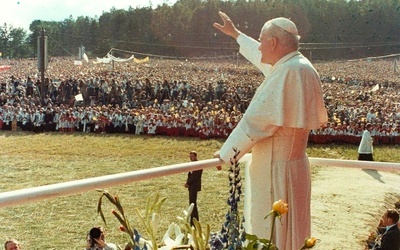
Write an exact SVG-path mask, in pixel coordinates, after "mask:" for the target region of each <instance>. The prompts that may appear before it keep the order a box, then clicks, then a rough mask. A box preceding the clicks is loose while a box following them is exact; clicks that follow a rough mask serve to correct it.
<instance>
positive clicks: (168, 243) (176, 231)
mask: <svg viewBox="0 0 400 250" xmlns="http://www.w3.org/2000/svg"><path fill="white" fill-rule="evenodd" d="M173 235H175V239H173V238H171V237H173ZM184 237H185V235H184V234H183V233H182V232H181V229H180V228H179V226H178V225H177V224H175V223H172V224H171V225H170V226H169V228H168V230H167V232H165V234H164V237H163V238H162V243H164V244H165V246H162V247H160V248H159V249H161V250H169V249H172V248H173V247H176V246H180V245H182V244H183V242H182V240H183V238H184Z"/></svg>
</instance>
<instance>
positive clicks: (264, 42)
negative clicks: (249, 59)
mask: <svg viewBox="0 0 400 250" xmlns="http://www.w3.org/2000/svg"><path fill="white" fill-rule="evenodd" d="M259 40H260V46H259V47H258V50H259V51H260V52H261V62H262V63H268V64H271V62H270V61H269V60H268V58H269V57H270V55H271V53H272V51H273V50H272V48H273V44H272V43H273V37H272V36H269V35H268V31H266V32H262V33H261V34H260V39H259Z"/></svg>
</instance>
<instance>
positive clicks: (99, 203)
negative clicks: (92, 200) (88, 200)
mask: <svg viewBox="0 0 400 250" xmlns="http://www.w3.org/2000/svg"><path fill="white" fill-rule="evenodd" d="M103 196H104V195H101V196H100V198H99V202H98V203H97V213H99V214H100V217H101V219H102V220H103V222H104V224H105V225H107V222H106V218H105V217H104V213H103V210H102V209H101V204H102V198H103Z"/></svg>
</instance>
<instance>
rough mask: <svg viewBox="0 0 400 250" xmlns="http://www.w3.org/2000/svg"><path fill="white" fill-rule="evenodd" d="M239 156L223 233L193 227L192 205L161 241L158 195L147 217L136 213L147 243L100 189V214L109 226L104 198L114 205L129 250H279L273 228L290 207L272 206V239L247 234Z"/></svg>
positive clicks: (278, 203)
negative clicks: (242, 215)
mask: <svg viewBox="0 0 400 250" xmlns="http://www.w3.org/2000/svg"><path fill="white" fill-rule="evenodd" d="M234 151H235V155H234V157H233V158H232V159H231V165H230V168H229V184H230V191H229V193H230V195H229V198H228V200H227V203H228V205H229V210H228V212H227V214H226V216H225V218H226V221H225V222H224V223H223V225H222V229H221V231H220V232H219V233H213V234H211V233H210V226H209V225H208V224H207V225H206V226H205V227H204V228H203V226H202V224H201V223H200V222H199V221H197V220H196V219H195V218H194V220H193V226H191V225H190V214H191V212H192V210H193V204H191V205H190V206H189V207H188V209H187V210H184V212H183V217H178V219H179V220H180V222H181V223H182V225H181V226H179V225H177V224H176V223H172V224H171V225H170V226H169V228H168V230H167V231H166V233H165V234H164V236H163V238H162V240H161V242H158V241H157V231H158V223H159V215H160V211H161V206H162V204H163V203H164V201H165V200H166V198H160V196H159V195H158V194H151V195H150V196H149V197H148V199H147V203H146V209H145V212H144V214H142V213H140V211H139V210H138V209H136V212H137V214H138V216H139V218H140V222H141V223H142V225H143V226H144V228H145V231H146V233H147V237H148V238H149V240H147V239H145V238H144V237H143V236H142V235H141V234H139V232H138V231H137V230H136V229H135V228H134V226H133V224H132V223H131V222H130V221H129V219H128V218H127V217H126V215H125V212H124V209H123V207H122V204H121V200H120V199H119V197H118V196H113V195H111V194H110V193H109V192H108V191H106V190H102V189H99V190H98V191H99V192H101V193H102V195H101V196H100V199H99V202H98V206H97V211H98V213H99V214H100V216H101V218H102V220H103V222H104V223H105V224H107V223H106V220H105V217H104V213H103V210H102V203H103V198H104V197H106V198H107V200H108V201H109V202H111V203H112V204H113V205H114V206H115V207H116V210H112V214H113V215H114V216H115V217H116V218H117V220H118V221H119V222H120V223H121V226H120V230H121V231H122V232H124V233H126V234H127V235H128V238H129V241H128V243H127V244H126V246H125V250H130V249H132V250H147V249H151V250H158V249H160V250H170V249H196V250H222V249H228V250H236V249H243V250H250V249H262V250H278V248H277V246H276V245H275V244H274V243H273V242H272V239H273V228H274V226H275V221H276V219H281V217H282V215H285V214H286V213H287V212H288V209H289V208H288V204H287V203H285V202H284V201H283V200H278V201H276V202H274V204H273V205H272V210H271V211H270V212H269V213H268V214H267V215H266V217H265V218H264V219H266V218H268V217H269V216H272V229H271V234H270V238H269V239H262V238H258V237H257V236H256V235H251V234H247V233H246V232H245V230H244V228H243V222H244V219H240V218H239V211H238V203H239V202H240V197H241V194H242V183H241V176H240V167H239V163H238V161H237V160H236V159H237V156H238V154H239V151H237V150H236V149H234ZM316 242H317V239H316V238H314V237H309V238H307V239H305V241H304V245H303V246H302V247H301V248H300V249H310V248H313V247H314V246H315V244H316Z"/></svg>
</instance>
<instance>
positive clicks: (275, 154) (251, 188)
mask: <svg viewBox="0 0 400 250" xmlns="http://www.w3.org/2000/svg"><path fill="white" fill-rule="evenodd" d="M237 42H238V44H239V45H240V53H241V54H242V55H243V56H245V57H246V58H247V59H248V60H249V61H250V62H252V63H253V64H254V65H255V66H257V67H258V68H259V69H260V70H261V71H262V72H263V73H264V75H265V79H264V81H263V83H262V84H261V85H260V86H259V87H258V89H257V91H256V93H255V95H254V97H253V99H252V101H251V103H250V105H249V107H248V108H247V110H246V112H245V114H244V115H243V118H242V119H241V120H240V122H239V123H238V125H237V127H236V128H235V129H234V130H233V131H232V133H231V134H230V136H229V137H228V139H227V140H226V142H225V143H224V145H223V146H222V148H221V150H220V158H221V159H222V160H224V161H225V162H226V163H228V162H229V160H230V158H232V157H233V155H234V151H233V148H237V149H238V150H240V155H239V158H240V157H242V156H243V155H244V154H245V153H248V152H250V151H252V159H251V161H250V162H249V164H248V165H247V166H246V170H245V187H244V188H245V192H244V216H245V229H246V232H247V233H250V234H256V235H257V236H259V237H262V238H267V239H268V238H269V236H270V224H271V218H268V219H266V220H264V217H265V216H266V215H267V214H268V212H269V211H271V207H272V204H273V202H274V201H277V200H279V199H282V200H284V201H285V202H287V203H288V204H289V212H288V214H286V215H283V216H282V223H280V222H279V221H278V222H276V224H275V229H276V230H275V233H274V235H275V239H274V242H275V243H276V245H277V246H278V248H279V249H282V250H290V249H293V250H294V249H299V248H300V247H301V246H302V245H303V243H304V239H305V238H306V237H309V236H311V235H310V234H311V215H310V202H311V177H310V170H309V162H308V158H307V155H306V147H307V140H308V135H309V131H310V130H311V129H317V128H319V127H320V125H322V124H324V123H326V121H327V113H326V109H325V105H324V102H323V98H322V89H321V82H320V78H319V75H318V73H317V71H316V70H315V69H314V67H313V66H312V64H311V63H310V62H309V60H308V59H307V58H305V57H304V56H303V55H302V54H301V53H300V52H298V51H294V52H291V53H289V54H287V55H286V56H284V57H283V58H281V59H280V60H279V61H278V62H277V63H276V64H275V65H273V66H271V65H267V64H263V63H261V52H260V51H259V50H258V47H259V42H257V41H256V40H254V39H252V38H250V37H248V36H246V35H244V34H240V35H239V36H238V38H237Z"/></svg>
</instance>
